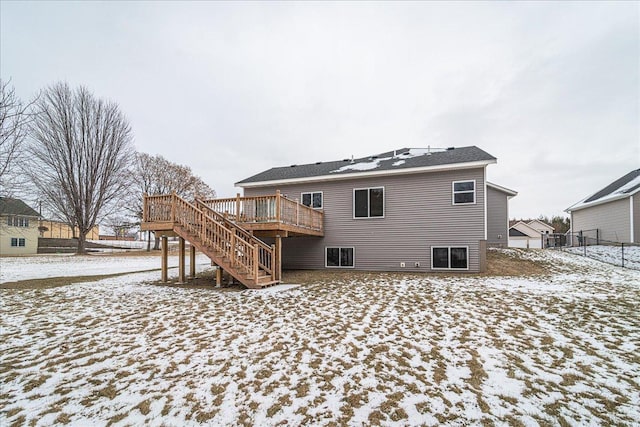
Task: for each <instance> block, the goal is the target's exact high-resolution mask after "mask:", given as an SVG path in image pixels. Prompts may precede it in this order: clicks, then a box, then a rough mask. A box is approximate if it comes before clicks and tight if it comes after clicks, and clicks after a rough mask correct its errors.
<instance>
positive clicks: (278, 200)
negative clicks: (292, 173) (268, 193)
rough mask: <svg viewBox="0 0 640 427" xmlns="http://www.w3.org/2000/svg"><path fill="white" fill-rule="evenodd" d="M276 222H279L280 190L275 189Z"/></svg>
mask: <svg viewBox="0 0 640 427" xmlns="http://www.w3.org/2000/svg"><path fill="white" fill-rule="evenodd" d="M276 222H278V223H279V222H280V190H276Z"/></svg>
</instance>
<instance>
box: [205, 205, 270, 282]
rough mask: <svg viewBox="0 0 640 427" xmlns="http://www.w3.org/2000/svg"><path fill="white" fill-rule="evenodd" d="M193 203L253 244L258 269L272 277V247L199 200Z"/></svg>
mask: <svg viewBox="0 0 640 427" xmlns="http://www.w3.org/2000/svg"><path fill="white" fill-rule="evenodd" d="M195 203H196V205H198V206H199V208H200V209H201V210H202V211H203V212H206V215H208V216H210V217H212V218H213V219H215V220H218V221H220V222H222V223H223V224H224V225H225V226H226V227H227V228H229V229H231V230H234V231H235V233H236V235H237V236H238V237H240V238H242V239H244V240H246V241H247V242H250V243H253V244H255V245H256V246H257V247H258V249H259V256H258V262H259V265H260V267H261V268H262V269H263V270H264V271H266V272H267V273H269V274H270V275H272V276H273V260H274V259H275V250H274V248H273V247H271V246H269V245H268V244H266V243H265V242H263V241H262V240H260V239H258V238H257V237H256V236H254V235H253V234H251V233H249V232H248V231H247V230H245V229H244V228H242V227H241V226H240V225H238V224H236V223H235V222H233V221H231V220H230V219H228V218H227V217H225V216H224V215H223V214H221V213H220V212H217V211H215V210H213V209H211V208H210V207H209V206H207V205H206V204H205V203H204V201H202V200H201V199H198V198H195Z"/></svg>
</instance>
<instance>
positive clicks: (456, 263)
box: [431, 246, 469, 270]
mask: <svg viewBox="0 0 640 427" xmlns="http://www.w3.org/2000/svg"><path fill="white" fill-rule="evenodd" d="M468 254H469V248H468V247H466V246H464V247H454V246H443V247H432V248H431V268H432V269H433V270H468V269H469V257H468Z"/></svg>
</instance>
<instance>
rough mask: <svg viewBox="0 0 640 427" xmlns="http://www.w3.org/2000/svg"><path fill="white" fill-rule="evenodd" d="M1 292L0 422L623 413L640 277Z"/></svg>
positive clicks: (560, 420) (357, 420)
mask: <svg viewBox="0 0 640 427" xmlns="http://www.w3.org/2000/svg"><path fill="white" fill-rule="evenodd" d="M504 253H505V254H507V255H510V256H514V257H521V258H529V259H533V260H535V261H540V262H544V263H547V264H548V265H551V264H553V265H555V267H554V271H553V272H551V273H550V274H549V275H545V276H532V277H486V276H445V275H427V276H411V275H405V276H403V275H398V274H379V275H370V276H367V277H369V278H370V279H368V280H362V279H358V276H357V275H354V276H353V278H351V279H350V278H349V276H348V275H345V276H342V278H339V277H340V276H333V277H332V278H331V279H330V280H328V281H326V282H324V283H312V284H309V285H304V286H299V287H289V288H287V287H282V288H280V289H277V288H276V289H275V290H269V291H267V292H265V291H240V292H233V291H232V292H229V291H227V292H222V291H213V290H204V289H186V288H177V287H171V286H156V285H151V284H147V283H148V282H151V281H153V280H156V279H157V274H158V273H157V272H151V273H137V274H131V275H126V276H121V277H117V278H109V279H104V280H101V281H97V282H92V283H86V284H77V285H72V286H64V287H59V288H51V289H37V290H14V289H0V293H1V296H2V297H1V299H0V310H1V312H2V317H1V320H0V327H1V330H0V384H2V389H1V390H0V425H28V424H31V423H33V424H36V425H51V424H71V425H140V424H145V425H158V426H159V425H198V424H209V425H261V426H262V425H277V424H288V425H303V424H312V425H362V424H366V425H369V424H371V425H378V424H379V425H437V424H442V423H447V424H450V425H468V424H484V425H492V424H505V423H507V424H515V425H518V424H523V425H565V424H571V425H588V424H592V425H595V424H610V425H637V423H638V421H637V420H639V419H640V409H639V408H640V356H639V354H640V348H638V346H639V345H640V344H639V343H640V314H639V313H638V307H639V306H640V272H638V271H633V270H627V269H621V268H619V267H614V266H610V265H606V264H602V263H599V262H596V261H593V260H590V259H586V258H581V257H577V256H574V255H570V254H567V253H562V252H553V251H530V252H523V251H516V250H507V251H504Z"/></svg>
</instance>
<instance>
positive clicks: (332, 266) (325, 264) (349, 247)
mask: <svg viewBox="0 0 640 427" xmlns="http://www.w3.org/2000/svg"><path fill="white" fill-rule="evenodd" d="M336 248H337V249H352V250H353V265H347V266H342V265H327V249H336ZM324 268H356V247H355V246H325V247H324Z"/></svg>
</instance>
